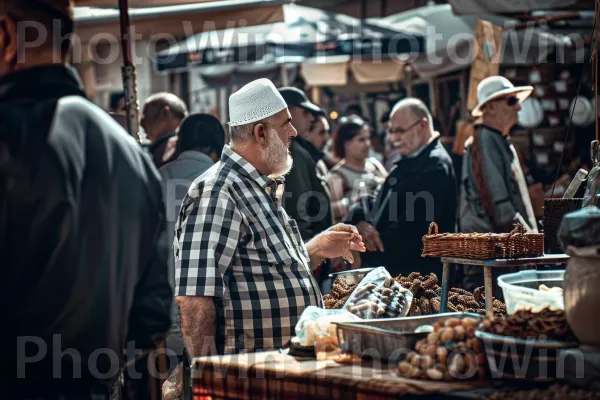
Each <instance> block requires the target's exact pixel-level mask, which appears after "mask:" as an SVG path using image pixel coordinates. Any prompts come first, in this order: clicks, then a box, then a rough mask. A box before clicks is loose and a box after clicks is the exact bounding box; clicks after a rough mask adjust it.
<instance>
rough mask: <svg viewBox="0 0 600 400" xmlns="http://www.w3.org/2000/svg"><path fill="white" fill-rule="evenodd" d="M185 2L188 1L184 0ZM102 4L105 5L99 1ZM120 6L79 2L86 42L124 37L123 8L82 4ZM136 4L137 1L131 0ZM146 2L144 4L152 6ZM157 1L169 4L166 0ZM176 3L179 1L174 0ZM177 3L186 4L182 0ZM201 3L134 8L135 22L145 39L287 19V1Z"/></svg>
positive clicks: (80, 26) (77, 16)
mask: <svg viewBox="0 0 600 400" xmlns="http://www.w3.org/2000/svg"><path fill="white" fill-rule="evenodd" d="M183 2H185V1H183ZM98 3H102V4H98ZM109 3H112V5H113V6H115V5H116V0H111V1H108V0H106V1H104V0H97V1H96V0H90V1H85V0H83V1H79V2H78V3H77V4H78V7H76V8H75V21H76V27H75V33H76V35H77V37H78V38H79V39H80V40H81V42H82V43H88V42H89V41H90V40H92V39H93V38H96V39H98V40H107V39H110V38H114V40H118V38H120V31H119V10H118V9H99V8H88V7H79V6H81V5H88V4H96V5H108V4H109ZM130 3H131V4H133V5H135V4H136V3H138V5H139V3H140V2H135V1H130ZM148 3H152V2H145V3H144V5H145V6H148ZM155 3H161V4H162V3H166V1H164V0H163V1H161V2H158V1H156V2H155ZM172 3H175V2H172ZM177 3H182V1H181V0H178V1H177ZM194 3H197V4H187V5H171V6H163V7H151V8H148V7H145V8H138V9H135V8H132V9H130V10H129V15H130V18H131V25H132V27H133V28H134V29H135V34H138V35H141V38H143V39H148V38H151V37H155V38H163V37H167V36H168V37H171V38H173V37H185V36H192V35H194V34H197V33H199V32H204V31H207V30H218V29H225V28H233V27H240V26H253V25H264V24H272V23H276V22H280V21H283V9H282V5H283V4H282V3H283V0H221V1H214V0H213V1H200V2H198V1H194Z"/></svg>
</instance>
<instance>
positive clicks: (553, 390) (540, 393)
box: [488, 384, 600, 400]
mask: <svg viewBox="0 0 600 400" xmlns="http://www.w3.org/2000/svg"><path fill="white" fill-rule="evenodd" d="M488 399H489V400H540V399H544V400H563V399H569V400H593V399H596V400H597V399H600V392H592V391H587V390H583V389H575V388H571V387H570V386H567V385H561V384H554V385H552V386H550V387H549V388H547V389H534V390H522V391H503V392H499V391H498V392H494V393H492V394H491V395H489V396H488Z"/></svg>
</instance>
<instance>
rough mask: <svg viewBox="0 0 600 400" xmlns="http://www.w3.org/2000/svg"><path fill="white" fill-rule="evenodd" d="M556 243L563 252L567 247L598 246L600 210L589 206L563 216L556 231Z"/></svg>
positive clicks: (599, 240) (599, 242)
mask: <svg viewBox="0 0 600 400" xmlns="http://www.w3.org/2000/svg"><path fill="white" fill-rule="evenodd" d="M558 241H559V243H560V245H561V247H562V248H563V250H565V251H566V250H567V247H569V246H575V247H587V246H595V245H598V244H600V209H599V208H598V207H596V206H590V207H585V208H582V209H581V210H577V211H573V212H570V213H568V214H567V215H565V216H564V218H563V220H562V222H561V224H560V228H559V229H558Z"/></svg>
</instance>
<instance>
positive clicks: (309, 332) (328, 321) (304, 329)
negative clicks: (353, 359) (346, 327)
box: [296, 306, 360, 347]
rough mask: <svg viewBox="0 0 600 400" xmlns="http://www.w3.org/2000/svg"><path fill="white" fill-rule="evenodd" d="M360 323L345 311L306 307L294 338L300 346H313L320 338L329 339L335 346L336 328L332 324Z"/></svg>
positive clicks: (358, 319)
mask: <svg viewBox="0 0 600 400" xmlns="http://www.w3.org/2000/svg"><path fill="white" fill-rule="evenodd" d="M352 321H360V318H358V317H357V316H355V315H352V314H350V313H349V312H348V311H345V310H324V309H322V308H319V307H315V306H309V307H307V308H306V309H305V310H304V312H303V313H302V315H301V316H300V320H299V321H298V323H297V324H296V338H297V339H298V341H299V342H300V345H301V346H305V347H308V346H314V344H315V342H316V341H317V339H318V338H320V337H326V336H328V337H331V338H332V339H333V340H334V341H335V343H336V344H337V333H336V326H335V325H334V324H332V322H352Z"/></svg>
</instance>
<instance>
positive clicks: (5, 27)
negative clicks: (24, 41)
mask: <svg viewBox="0 0 600 400" xmlns="http://www.w3.org/2000/svg"><path fill="white" fill-rule="evenodd" d="M17 51H18V39H17V24H15V21H13V20H12V18H10V17H8V16H7V15H0V61H1V62H3V63H6V64H9V63H12V62H14V60H15V59H16V58H17Z"/></svg>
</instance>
